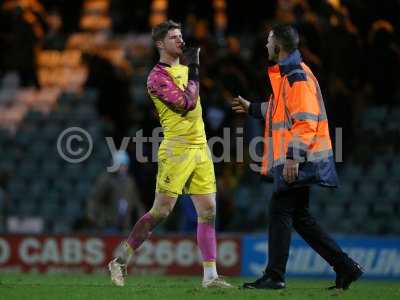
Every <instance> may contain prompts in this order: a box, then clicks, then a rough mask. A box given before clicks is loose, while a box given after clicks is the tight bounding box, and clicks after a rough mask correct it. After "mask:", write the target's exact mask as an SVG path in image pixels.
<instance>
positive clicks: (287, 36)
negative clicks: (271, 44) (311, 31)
mask: <svg viewBox="0 0 400 300" xmlns="http://www.w3.org/2000/svg"><path fill="white" fill-rule="evenodd" d="M272 32H273V33H274V35H273V37H274V39H275V40H276V41H277V42H278V44H279V45H280V46H281V47H282V48H283V50H285V51H286V52H292V51H293V50H296V49H297V48H298V46H299V34H298V32H297V30H296V29H295V28H294V27H292V26H290V25H282V24H279V25H275V26H274V27H272Z"/></svg>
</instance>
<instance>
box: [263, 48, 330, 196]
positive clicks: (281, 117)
mask: <svg viewBox="0 0 400 300" xmlns="http://www.w3.org/2000/svg"><path fill="white" fill-rule="evenodd" d="M268 76H269V78H270V81H271V85H272V90H273V94H272V95H271V97H270V100H269V102H268V107H267V111H266V115H265V134H264V154H263V161H262V170H261V173H262V174H263V175H267V174H271V175H273V177H274V181H275V183H276V184H277V187H278V190H279V189H281V188H282V187H283V188H284V187H289V186H288V185H287V184H286V183H285V181H284V179H283V176H282V170H283V165H284V163H285V161H286V159H294V160H296V161H299V162H300V165H299V176H298V180H297V182H295V183H294V184H293V186H296V185H303V184H308V183H318V184H320V185H323V186H330V187H335V186H337V185H338V179H337V174H336V169H335V163H334V160H333V151H332V143H331V139H330V136H329V127H328V119H327V115H326V111H325V106H324V102H323V98H322V94H321V91H320V88H319V85H318V81H317V79H316V78H315V76H314V74H313V73H312V72H311V70H310V69H309V67H308V66H307V65H306V64H304V63H303V62H302V61H301V56H300V52H299V51H298V50H296V51H294V52H292V53H291V54H290V55H289V57H288V58H286V59H285V60H283V61H282V62H280V63H279V64H276V65H274V66H271V67H269V68H268ZM280 187H281V188H280Z"/></svg>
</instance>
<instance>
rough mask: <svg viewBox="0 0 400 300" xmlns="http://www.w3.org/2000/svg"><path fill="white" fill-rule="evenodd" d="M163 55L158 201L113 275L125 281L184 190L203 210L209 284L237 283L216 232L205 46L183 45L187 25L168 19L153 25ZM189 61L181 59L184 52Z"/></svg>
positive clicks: (153, 82) (157, 93) (157, 91)
mask: <svg viewBox="0 0 400 300" xmlns="http://www.w3.org/2000/svg"><path fill="white" fill-rule="evenodd" d="M152 37H153V41H154V43H155V45H156V47H157V49H158V51H159V54H160V60H159V63H158V64H156V65H155V67H154V68H153V70H152V71H151V72H150V74H149V76H148V79H147V89H148V93H149V95H150V97H151V99H152V100H153V102H154V104H155V106H156V109H157V111H158V114H159V118H160V123H161V125H162V127H163V131H164V139H163V141H162V143H161V145H160V148H159V150H158V174H157V184H156V196H155V200H154V204H153V207H152V208H151V209H150V211H149V212H147V213H146V214H145V215H144V216H143V217H142V218H141V219H140V220H139V221H138V222H137V223H136V224H135V226H134V227H133V229H132V231H131V233H130V234H129V236H128V238H127V239H126V240H125V241H123V242H122V244H121V246H120V248H121V249H120V251H119V252H120V255H119V256H118V257H116V258H114V259H113V260H112V261H111V262H110V263H109V270H110V272H111V280H112V282H113V283H114V284H115V285H118V286H123V285H124V276H123V275H124V270H125V269H126V266H127V264H128V263H129V260H130V258H131V257H132V256H133V255H135V251H136V250H137V249H138V248H139V247H140V246H141V245H142V243H143V242H144V241H145V240H146V239H147V238H148V237H149V236H150V234H151V232H152V231H153V230H154V228H156V226H157V225H158V224H160V223H161V222H162V221H163V220H165V219H166V218H167V217H168V215H169V214H170V212H171V211H172V209H173V208H174V206H175V203H176V201H177V197H178V195H180V194H189V195H190V196H191V198H192V201H193V204H194V206H195V208H196V211H197V216H198V224H197V243H198V246H199V248H200V252H201V256H202V260H203V270H204V276H203V282H202V286H203V287H205V288H210V287H217V288H229V287H232V286H231V285H230V284H229V283H227V282H225V281H224V280H223V279H222V278H221V277H219V276H218V273H217V269H216V237H215V214H216V203H215V193H216V185H215V175H214V166H213V162H212V160H211V155H210V151H209V149H208V146H207V140H206V135H205V131H204V123H203V119H202V109H201V104H200V98H199V64H200V60H199V52H200V48H189V49H187V50H185V51H184V50H183V49H184V46H185V43H184V41H183V39H182V34H181V26H180V25H179V24H177V23H175V22H173V21H166V22H164V23H161V24H160V25H158V26H157V27H155V28H154V29H153V31H152ZM182 56H183V58H184V59H185V61H186V64H187V66H186V65H182V64H180V57H182Z"/></svg>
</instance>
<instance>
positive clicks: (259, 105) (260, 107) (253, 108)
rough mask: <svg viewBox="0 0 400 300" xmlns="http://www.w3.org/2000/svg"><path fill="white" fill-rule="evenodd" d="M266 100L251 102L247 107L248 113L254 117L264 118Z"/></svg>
mask: <svg viewBox="0 0 400 300" xmlns="http://www.w3.org/2000/svg"><path fill="white" fill-rule="evenodd" d="M267 105H268V102H252V103H250V107H249V115H250V116H252V117H253V118H256V119H265V114H266V113H267Z"/></svg>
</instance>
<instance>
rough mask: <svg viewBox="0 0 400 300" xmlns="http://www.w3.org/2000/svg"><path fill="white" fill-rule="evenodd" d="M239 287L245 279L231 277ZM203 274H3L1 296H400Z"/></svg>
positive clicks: (389, 288) (309, 282) (381, 284)
mask: <svg viewBox="0 0 400 300" xmlns="http://www.w3.org/2000/svg"><path fill="white" fill-rule="evenodd" d="M227 280H228V281H229V282H230V283H232V284H234V285H235V286H237V287H239V286H240V285H241V284H242V283H243V282H244V281H245V280H246V279H244V278H237V277H236V278H227ZM200 282H201V278H200V277H165V276H164V277H161V276H155V277H154V276H137V277H134V276H129V277H128V279H127V282H126V285H125V287H122V288H118V287H114V286H112V285H111V283H110V280H109V278H108V277H106V276H104V275H71V274H68V275H60V274H57V275H39V274H26V275H25V274H7V273H3V274H0V299H7V300H13V299H29V300H34V299H41V300H44V299H52V300H64V299H68V300H71V299H95V300H100V299H113V300H117V299H130V300H132V299H140V300H142V299H143V300H146V299H157V300H176V299H190V300H195V299H226V300H232V299H235V300H236V299H282V300H284V299H296V300H301V299H318V300H320V299H354V300H356V299H357V300H359V299H379V300H386V299H387V300H389V299H390V300H391V299H400V282H399V281H370V280H360V281H359V282H357V283H355V284H353V285H352V286H351V288H350V289H349V290H347V291H328V290H326V289H325V288H326V287H327V286H330V285H332V280H316V279H291V278H290V279H288V281H287V288H286V289H285V290H279V291H265V290H250V291H249V290H240V289H238V288H234V289H229V290H227V289H224V290H221V289H218V290H217V289H208V290H206V289H203V288H201V286H200Z"/></svg>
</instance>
